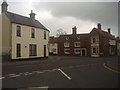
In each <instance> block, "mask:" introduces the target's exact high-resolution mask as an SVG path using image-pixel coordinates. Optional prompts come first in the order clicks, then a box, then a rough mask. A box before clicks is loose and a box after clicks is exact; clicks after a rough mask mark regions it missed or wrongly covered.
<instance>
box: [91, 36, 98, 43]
mask: <svg viewBox="0 0 120 90" xmlns="http://www.w3.org/2000/svg"><path fill="white" fill-rule="evenodd" d="M91 43H99V38H98V36H94V37H92V38H91Z"/></svg>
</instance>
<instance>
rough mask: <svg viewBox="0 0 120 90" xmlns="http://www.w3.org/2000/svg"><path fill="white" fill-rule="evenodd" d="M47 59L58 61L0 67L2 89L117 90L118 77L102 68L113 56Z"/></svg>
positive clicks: (116, 74) (113, 58)
mask: <svg viewBox="0 0 120 90" xmlns="http://www.w3.org/2000/svg"><path fill="white" fill-rule="evenodd" d="M51 57H52V59H56V58H59V59H57V60H54V61H52V62H44V61H43V62H37V63H29V64H28V63H24V64H23V63H22V64H8V65H4V64H3V66H2V70H3V73H2V74H3V75H2V77H1V79H2V83H3V84H2V86H3V88H28V87H29V88H30V87H37V88H41V87H44V88H118V75H119V74H118V73H116V72H113V71H110V70H108V69H107V68H105V67H104V66H103V64H104V63H106V62H107V61H111V60H115V59H117V58H116V57H106V58H104V57H101V58H90V57H71V56H70V57H59V56H58V57H57V56H55V58H54V56H51ZM21 62H25V61H21ZM12 63H14V62H12Z"/></svg>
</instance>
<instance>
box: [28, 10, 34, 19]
mask: <svg viewBox="0 0 120 90" xmlns="http://www.w3.org/2000/svg"><path fill="white" fill-rule="evenodd" d="M29 15H30V18H31V19H35V13H33V10H31V13H30V14H29Z"/></svg>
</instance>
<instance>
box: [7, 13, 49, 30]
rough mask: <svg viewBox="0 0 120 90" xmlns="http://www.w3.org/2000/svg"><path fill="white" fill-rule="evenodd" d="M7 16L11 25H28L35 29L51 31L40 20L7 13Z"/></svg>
mask: <svg viewBox="0 0 120 90" xmlns="http://www.w3.org/2000/svg"><path fill="white" fill-rule="evenodd" d="M6 15H7V16H8V18H9V19H10V21H11V23H16V24H21V25H27V26H31V27H35V28H40V29H44V30H47V31H49V30H48V29H47V28H46V27H44V26H43V25H42V24H41V23H40V22H39V21H38V20H35V19H31V18H28V17H25V16H22V15H18V14H15V13H11V12H7V13H6Z"/></svg>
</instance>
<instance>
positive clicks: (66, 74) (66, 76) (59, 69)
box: [58, 68, 71, 80]
mask: <svg viewBox="0 0 120 90" xmlns="http://www.w3.org/2000/svg"><path fill="white" fill-rule="evenodd" d="M58 70H59V71H60V72H61V73H62V74H63V75H64V76H66V77H67V78H68V79H69V80H71V78H70V77H69V76H68V75H67V74H66V73H64V72H63V71H62V70H61V69H60V68H59V69H58Z"/></svg>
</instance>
